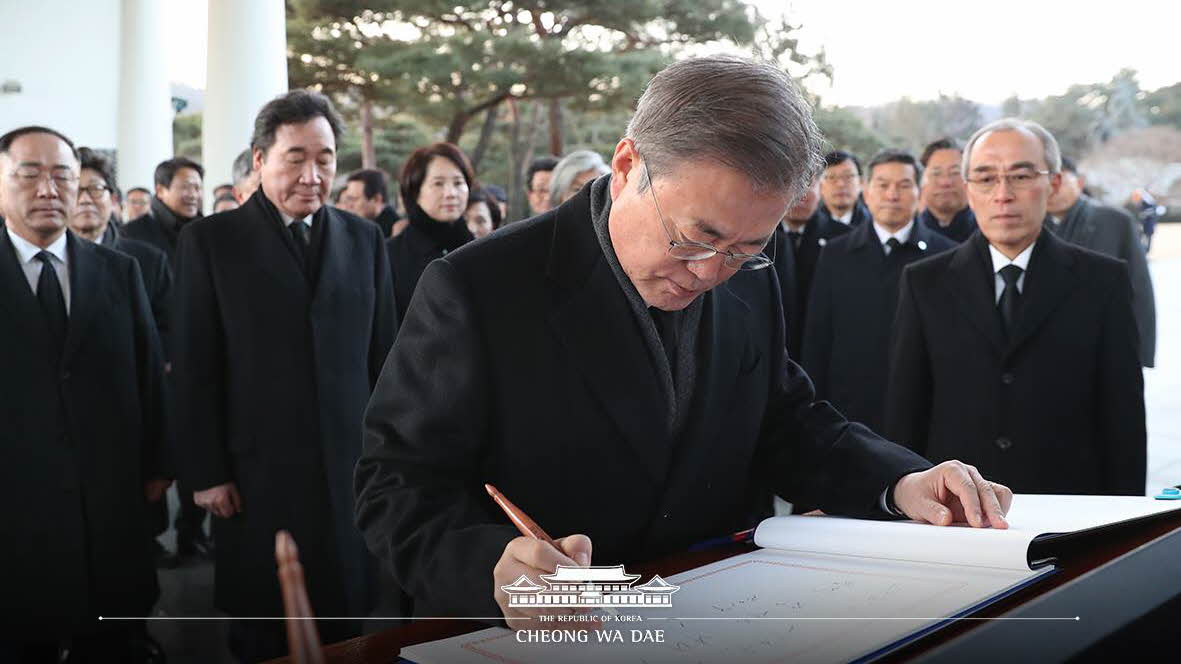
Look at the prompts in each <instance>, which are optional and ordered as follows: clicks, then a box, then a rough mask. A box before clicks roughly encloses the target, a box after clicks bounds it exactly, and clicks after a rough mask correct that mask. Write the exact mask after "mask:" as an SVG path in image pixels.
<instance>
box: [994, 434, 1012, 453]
mask: <svg viewBox="0 0 1181 664" xmlns="http://www.w3.org/2000/svg"><path fill="white" fill-rule="evenodd" d="M996 446H997V447H999V448H1000V449H1002V450H1007V449H1009V448H1010V447H1012V446H1013V441H1011V440H1009V439H1008V438H1005V437H1004V436H1001V437H1000V438H997V439H996Z"/></svg>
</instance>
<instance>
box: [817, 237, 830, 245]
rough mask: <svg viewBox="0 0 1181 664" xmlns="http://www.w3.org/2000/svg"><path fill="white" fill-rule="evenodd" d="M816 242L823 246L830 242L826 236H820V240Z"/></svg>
mask: <svg viewBox="0 0 1181 664" xmlns="http://www.w3.org/2000/svg"><path fill="white" fill-rule="evenodd" d="M816 244H818V245H820V246H822V247H823V246H824V245H826V244H828V240H826V239H824V238H820V239H819V240H816Z"/></svg>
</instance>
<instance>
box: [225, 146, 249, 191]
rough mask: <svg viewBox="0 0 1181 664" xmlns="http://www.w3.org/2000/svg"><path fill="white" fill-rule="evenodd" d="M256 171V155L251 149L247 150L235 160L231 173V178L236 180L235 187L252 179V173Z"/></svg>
mask: <svg viewBox="0 0 1181 664" xmlns="http://www.w3.org/2000/svg"><path fill="white" fill-rule="evenodd" d="M252 170H254V155H253V154H252V153H251V150H250V148H246V149H245V150H243V151H242V152H241V154H239V155H238V156H237V157H236V158H235V159H234V167H233V169H232V170H231V171H230V177H232V178H233V180H234V185H235V186H236V185H238V184H239V183H241V182H242V181H243V180H245V179H246V178H248V177H250V171H252Z"/></svg>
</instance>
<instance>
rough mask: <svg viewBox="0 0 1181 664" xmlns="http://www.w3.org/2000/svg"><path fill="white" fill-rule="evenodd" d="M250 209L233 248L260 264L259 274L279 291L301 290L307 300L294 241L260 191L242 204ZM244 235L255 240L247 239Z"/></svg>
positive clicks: (306, 280) (303, 273)
mask: <svg viewBox="0 0 1181 664" xmlns="http://www.w3.org/2000/svg"><path fill="white" fill-rule="evenodd" d="M250 206H253V207H252V209H251V210H250V214H249V215H248V216H247V218H246V219H244V220H243V222H244V223H243V228H242V229H241V234H242V237H241V239H240V240H239V241H237V242H236V243H235V244H237V245H238V246H240V247H242V248H244V249H246V250H247V251H249V252H251V255H250V256H249V257H248V258H249V259H250V260H252V261H255V262H256V263H257V264H260V265H261V267H262V269H263V271H265V272H267V273H268V274H269V275H270V277H271V278H272V279H273V280H274V281H275V282H276V283H277V284H280V285H281V286H282V287H283V288H301V289H302V291H303V292H304V293H305V296H304V297H309V295H310V289H309V288H308V279H307V276H306V273H305V272H304V269H303V267H302V266H301V265H300V262H299V258H298V257H297V255H296V253H295V252H296V249H295V245H294V240H292V239H291V234H290V233H288V232H287V230H286V229H285V228H284V227H283V219H282V217H281V216H280V215H279V211H278V210H276V209H275V208H274V206H273V205H272V204H271V203H270V201H268V200H266V194H264V193H263V190H262V187H259V189H258V191H256V192H254V195H253V196H251V197H250V199H249V200H247V201H246V205H245V206H243V207H250ZM248 235H253V236H255V237H254V238H248V237H247V236H248Z"/></svg>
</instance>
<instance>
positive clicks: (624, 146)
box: [611, 138, 651, 201]
mask: <svg viewBox="0 0 1181 664" xmlns="http://www.w3.org/2000/svg"><path fill="white" fill-rule="evenodd" d="M639 167H640V153H639V152H637V151H636V144H635V142H634V141H632V139H630V138H623V139H620V140H619V143H617V144H616V145H615V154H614V155H612V156H611V200H612V201H614V200H615V199H616V198H619V194H620V193H621V192H622V191H623V188H624V187H626V186H627V183H628V178H631V177H639V175H640V171H639ZM649 184H651V183H649Z"/></svg>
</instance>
